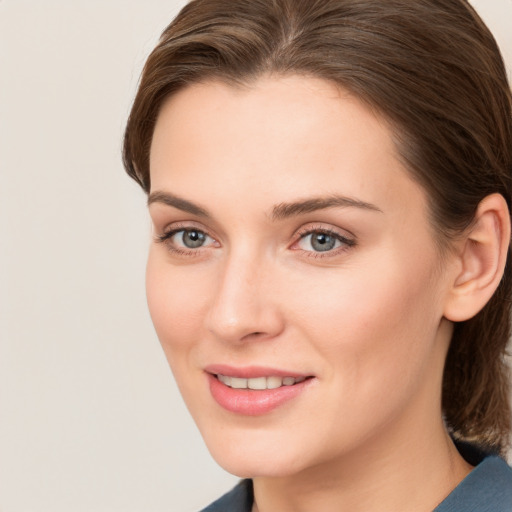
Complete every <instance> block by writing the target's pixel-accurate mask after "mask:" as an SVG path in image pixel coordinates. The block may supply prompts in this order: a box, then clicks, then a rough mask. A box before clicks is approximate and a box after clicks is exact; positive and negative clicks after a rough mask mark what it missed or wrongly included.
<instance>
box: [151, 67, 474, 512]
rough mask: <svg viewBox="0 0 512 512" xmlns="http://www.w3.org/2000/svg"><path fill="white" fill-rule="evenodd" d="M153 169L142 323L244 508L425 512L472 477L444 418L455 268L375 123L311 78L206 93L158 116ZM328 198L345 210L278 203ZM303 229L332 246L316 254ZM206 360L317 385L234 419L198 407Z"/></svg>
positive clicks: (207, 88)
mask: <svg viewBox="0 0 512 512" xmlns="http://www.w3.org/2000/svg"><path fill="white" fill-rule="evenodd" d="M150 168H151V184H152V185H151V195H150V201H149V203H150V205H149V210H150V215H151V218H152V222H153V225H154V235H155V237H154V241H153V242H152V244H151V248H150V252H149V259H148V266H147V296H148V303H149V308H150V313H151V316H152V319H153V322H154V325H155V328H156V331H157V334H158V336H159V339H160V341H161V343H162V346H163V349H164V351H165V354H166V356H167V359H168V361H169V364H170V366H171V368H172V371H173V373H174V375H175V378H176V381H177V383H178V386H179V388H180V391H181V393H182V395H183V397H184V399H185V402H186V403H187V406H188V408H189V410H190V412H191V414H192V416H193V417H194V420H195V421H196V423H197V425H198V427H199V429H200V431H201V434H202V435H203V437H204V439H205V442H206V444H207V446H208V448H209V450H210V451H211V453H212V455H213V457H214V458H215V459H216V460H217V461H218V463H219V464H220V465H221V466H223V467H224V468H225V469H227V470H228V471H230V472H231V473H233V474H236V475H239V476H242V477H252V478H253V479H254V488H255V501H256V503H255V505H254V510H259V511H260V512H269V511H272V510H279V511H281V512H286V511H299V512H301V511H304V512H306V511H313V510H314V511H317V512H318V511H319V512H324V511H325V512H327V511H333V510H345V509H346V510H353V511H358V510H361V511H362V510H364V511H367V512H369V511H370V512H371V511H373V510H378V511H380V512H382V511H394V512H399V511H411V510H414V511H418V512H421V511H430V510H432V509H434V508H435V507H436V506H437V504H439V503H440V502H441V501H442V500H443V498H444V497H446V496H447V495H448V494H449V493H450V491H451V490H452V489H453V488H454V487H455V486H456V485H457V484H458V483H459V482H460V481H461V480H462V479H463V478H464V477H465V476H466V475H467V473H468V472H469V471H470V469H471V468H470V467H469V466H468V465H467V464H466V463H465V461H464V460H463V459H462V458H461V457H460V456H459V454H458V452H457V451H456V449H455V447H454V446H453V444H452V442H451V440H450V439H449V437H448V435H447V433H446V431H445V428H444V425H443V422H442V415H441V404H440V397H441V381H442V370H443V364H444V359H445V356H446V351H447V348H448V344H449V340H450V337H451V333H452V323H451V322H450V321H449V320H447V318H446V312H447V310H450V311H452V310H454V308H455V306H454V298H453V296H454V294H453V287H454V283H456V282H457V279H460V276H461V275H463V270H464V268H463V265H464V261H463V260H462V259H461V258H460V255H457V253H456V251H453V252H449V253H447V254H443V255H441V254H440V253H439V249H438V245H437V244H436V239H435V238H436V230H435V229H434V228H433V226H432V225H431V224H430V222H429V220H428V210H427V201H426V196H425V193H424V191H423V190H422V189H421V187H420V186H419V185H417V184H416V183H415V182H414V181H413V180H412V179H411V178H410V177H409V175H408V173H407V171H406V170H405V169H404V168H403V166H402V165H401V163H400V161H399V158H398V156H397V152H396V149H395V147H394V144H393V141H392V133H391V131H390V129H389V127H388V126H387V124H386V123H385V122H384V121H383V120H382V119H380V118H378V117H376V116H375V114H373V113H372V112H370V111H369V110H368V109H367V108H366V107H365V106H364V105H363V104H362V103H361V102H359V101H358V100H357V99H356V98H354V97H352V96H350V95H349V94H348V93H346V92H344V91H340V90H339V89H337V88H336V87H334V86H333V85H330V84H328V83H326V82H323V81H320V80H316V79H313V78H304V77H296V76H289V77H273V78H271V77H265V78H261V79H259V80H258V81H257V82H255V83H253V84H251V85H250V86H247V87H246V88H238V89H235V88H232V87H230V86H227V85H224V84H222V83H218V82H209V83H205V84H200V85H194V86H189V87H188V88H186V89H184V90H183V91H181V92H179V93H178V94H176V95H174V96H173V97H171V98H170V99H168V100H167V101H166V102H165V103H164V105H163V107H162V110H161V112H160V115H159V118H158V121H157V125H156V128H155V132H154V137H153V142H152V146H151V163H150ZM171 194H172V196H171ZM334 195H336V196H337V197H339V196H342V197H345V198H349V199H351V200H352V203H353V204H349V205H347V204H339V205H335V206H330V207H326V208H320V209H314V210H313V211H304V207H303V208H302V209H300V208H295V210H294V209H293V208H288V209H286V208H283V207H282V205H283V203H296V202H300V201H304V200H310V199H311V198H331V197H333V196H334ZM176 198H180V200H181V201H178V200H177V199H176ZM183 200H184V201H183ZM191 203H192V204H191ZM362 204H364V207H363V206H362ZM279 206H280V208H278V207H279ZM316 206H317V207H318V204H317V205H316ZM324 206H325V205H324ZM283 212H287V214H286V215H285V214H283ZM171 230H174V231H178V232H177V233H176V234H175V235H174V236H172V237H170V238H168V239H167V240H166V241H164V242H162V241H161V240H159V237H164V236H165V234H166V233H168V232H169V231H171ZM179 230H182V231H181V232H179ZM183 230H189V231H188V232H190V230H199V231H201V232H202V233H204V234H205V235H206V236H205V240H204V244H203V245H202V246H201V247H198V248H195V249H191V248H187V247H184V244H183ZM319 230H320V231H321V230H324V231H325V230H328V231H330V232H332V233H334V234H335V235H332V236H334V237H335V238H336V237H340V240H341V241H338V242H337V243H336V246H335V248H334V249H332V250H330V251H324V252H318V251H315V247H313V245H312V244H311V238H310V237H309V236H308V233H311V232H312V231H313V232H318V231H319ZM345 240H348V243H346V242H345ZM477 260H478V258H477ZM472 261H473V260H472ZM450 308H451V309H450ZM455 309H456V308H455ZM211 364H228V365H231V366H235V367H245V366H252V365H258V366H266V367H272V368H280V369H283V370H289V371H294V372H298V373H303V374H307V375H311V376H313V377H314V378H313V379H312V380H311V382H310V383H309V385H308V386H307V388H306V389H305V390H304V392H303V393H302V394H300V395H299V396H298V397H296V398H295V399H293V400H292V401H290V402H287V403H286V404H284V405H282V406H280V407H278V408H277V409H275V410H273V411H272V412H270V413H268V414H264V415H259V416H244V415H240V414H236V413H233V412H229V411H226V410H224V409H223V408H222V407H220V406H219V405H218V404H217V403H216V402H215V401H214V400H213V398H212V396H211V393H210V390H209V386H208V379H207V376H206V374H205V371H204V369H205V367H206V366H208V365H211ZM345 507H346V508H345Z"/></svg>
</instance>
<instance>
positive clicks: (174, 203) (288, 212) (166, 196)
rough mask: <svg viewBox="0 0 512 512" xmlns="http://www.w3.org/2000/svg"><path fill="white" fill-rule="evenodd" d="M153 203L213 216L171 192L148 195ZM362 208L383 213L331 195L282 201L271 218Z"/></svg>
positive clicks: (357, 201) (199, 215)
mask: <svg viewBox="0 0 512 512" xmlns="http://www.w3.org/2000/svg"><path fill="white" fill-rule="evenodd" d="M153 203H161V204H165V205H166V206H171V207H173V208H177V209H178V210H181V211H184V212H187V213H190V214H192V215H197V216H198V217H205V218H211V215H210V213H209V212H208V211H207V210H206V209H204V208H203V207H202V206H199V205H197V204H194V203H193V202H192V201H188V200H187V199H183V198H181V197H178V196H175V195H174V194H171V193H169V192H153V193H152V194H150V195H149V197H148V206H149V205H150V204H153ZM349 207H351V208H360V209H363V210H369V211H374V212H380V213H382V210H381V209H380V208H378V207H377V206H375V205H374V204H371V203H367V202H365V201H360V200H358V199H354V198H351V197H345V196H339V195H330V196H326V197H312V198H308V199H304V200H299V201H294V202H291V203H280V204H278V205H276V206H274V207H273V208H272V213H271V218H272V220H274V221H277V220H284V219H287V218H289V217H296V216H299V215H304V214H306V213H311V212H315V211H318V210H326V209H328V208H349Z"/></svg>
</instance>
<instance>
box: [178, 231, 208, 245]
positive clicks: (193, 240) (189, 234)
mask: <svg viewBox="0 0 512 512" xmlns="http://www.w3.org/2000/svg"><path fill="white" fill-rule="evenodd" d="M204 241H205V235H204V233H201V231H185V233H183V244H184V245H185V246H186V247H188V248H189V249H195V248H196V247H201V245H203V244H204Z"/></svg>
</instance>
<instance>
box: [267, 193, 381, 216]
mask: <svg viewBox="0 0 512 512" xmlns="http://www.w3.org/2000/svg"><path fill="white" fill-rule="evenodd" d="M348 207H351V208H361V209H363V210H369V211H374V212H380V213H382V210H381V209H380V208H378V207H377V206H375V205H374V204H371V203H367V202H365V201H359V200H358V199H353V198H351V197H345V196H339V195H331V196H327V197H313V198H310V199H305V200H303V201H295V202H293V203H281V204H278V205H276V206H274V208H273V209H272V219H273V220H282V219H286V218H288V217H295V216H298V215H303V214H305V213H311V212H315V211H317V210H326V209H327V208H348Z"/></svg>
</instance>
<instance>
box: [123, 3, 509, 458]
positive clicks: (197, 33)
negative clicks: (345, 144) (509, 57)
mask: <svg viewBox="0 0 512 512" xmlns="http://www.w3.org/2000/svg"><path fill="white" fill-rule="evenodd" d="M269 73H274V74H281V75H282V74H303V75H308V76H314V77H319V78H323V79H325V80H329V81H331V82H334V83H336V84H338V85H339V86H341V87H343V88H345V89H347V90H349V91H350V92H352V93H353V94H354V95H356V96H357V97H358V98H360V99H361V100H362V101H364V102H366V103H367V104H368V105H370V106H371V107H372V108H373V109H374V110H376V111H378V112H379V113H380V114H381V115H383V116H384V118H386V119H387V120H388V121H389V122H390V123H391V125H392V126H393V132H394V135H395V137H396V144H397V148H398V151H399V154H400V155H401V158H403V160H404V162H405V163H406V166H407V168H408V169H409V171H410V173H411V175H412V176H413V177H414V178H415V179H416V180H417V181H418V182H419V183H420V184H421V185H422V186H423V187H424V189H425V190H426V192H427V194H428V196H429V200H430V212H431V215H432V223H433V226H434V227H435V229H436V230H437V231H438V232H439V240H440V241H441V242H442V245H443V244H444V245H446V243H447V241H449V240H450V238H451V237H453V236H455V235H456V234H457V233H460V232H461V230H464V229H465V228H467V227H468V226H469V225H470V223H471V221H472V220H473V217H474V214H475V212H476V209H477V206H478V204H479V202H480V201H481V200H482V199H483V198H484V197H485V196H487V195H488V194H491V193H494V192H498V193H500V194H502V195H503V196H504V198H505V199H506V201H507V203H508V205H509V209H510V206H511V179H510V178H511V171H512V106H511V104H512V99H511V92H510V88H509V85H508V83H507V77H506V72H505V68H504V64H503V61H502V58H501V55H500V52H499V50H498V47H497V45H496V42H495V40H494V38H493V37H492V35H491V33H490V32H489V30H488V29H487V27H486V26H485V25H484V23H483V22H482V21H481V19H480V18H479V17H478V15H477V14H476V13H475V12H474V10H473V9H472V8H471V7H470V5H469V4H468V3H467V2H466V1H464V0H193V1H191V2H190V3H189V4H187V5H186V6H185V7H184V8H183V9H182V11H181V12H180V13H179V15H178V16H177V17H176V19H175V20H174V21H173V22H172V23H171V24H170V25H169V27H168V28H167V29H166V30H165V31H164V32H163V34H162V37H161V39H160V42H159V44H158V45H157V47H156V48H155V49H154V50H153V52H152V53H151V55H150V56H149V58H148V60H147V62H146V65H145V67H144V70H143V74H142V78H141V81H140V84H139V89H138V92H137V95H136V98H135V102H134V105H133V108H132V111H131V114H130V117H129V120H128V124H127V127H126V132H125V139H124V154H123V158H124V165H125V168H126V171H127V172H128V174H129V175H130V176H131V177H132V178H134V179H135V180H136V181H137V182H138V183H139V184H140V185H141V186H142V188H143V189H144V190H145V191H146V192H149V189H150V176H149V151H150V146H151V140H152V135H153V130H154V126H155V122H156V119H157V116H158V113H159V109H160V106H161V104H162V102H163V100H164V99H165V98H167V97H168V96H169V95H171V94H173V93H175V92H176V91H178V90H179V89H181V88H183V87H186V86H187V85H189V84H192V83H197V82H201V81H206V80H212V79H219V80H223V81H225V82H227V83H230V84H243V83H250V82H251V81H253V80H255V79H257V78H258V77H259V76H261V75H262V74H269ZM511 272H512V269H511V266H510V252H509V255H508V260H507V267H506V269H505V275H504V277H503V279H502V281H501V283H500V285H499V288H498V290H497V292H496V293H495V294H494V296H493V297H492V299H491V300H490V301H489V303H488V304H487V305H486V306H485V307H484V308H483V310H482V311H481V312H480V313H479V314H477V315H476V316H475V317H474V318H472V319H470V320H468V321H466V322H461V323H459V324H457V325H456V326H455V331H454V335H453V339H452V342H451V345H450V349H449V353H448V356H447V360H446V365H445V373H444V381H443V412H444V415H445V420H446V424H447V426H448V428H449V429H450V430H451V432H452V434H453V435H454V436H455V437H456V438H459V439H463V440H468V441H472V442H476V443H478V444H480V445H482V446H484V447H485V448H487V449H492V450H495V451H501V452H502V453H503V452H504V450H505V449H506V447H507V445H508V437H509V434H510V429H511V412H510V403H509V391H510V389H509V387H510V384H509V373H508V368H507V365H506V360H505V355H506V346H507V341H508V339H509V334H510V298H511V291H512V290H511V287H512V274H511Z"/></svg>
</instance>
